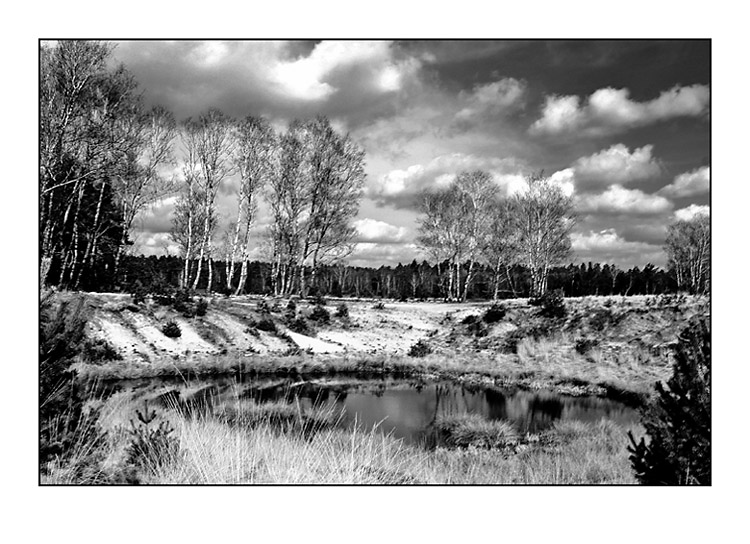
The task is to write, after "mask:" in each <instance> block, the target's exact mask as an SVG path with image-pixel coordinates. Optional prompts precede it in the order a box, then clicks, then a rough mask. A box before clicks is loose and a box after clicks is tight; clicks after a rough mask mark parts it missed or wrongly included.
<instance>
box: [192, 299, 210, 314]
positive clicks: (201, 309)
mask: <svg viewBox="0 0 750 544" xmlns="http://www.w3.org/2000/svg"><path fill="white" fill-rule="evenodd" d="M207 311H208V301H206V300H204V299H202V298H199V299H198V302H196V303H195V315H197V316H198V317H203V316H204V315H206V312H207Z"/></svg>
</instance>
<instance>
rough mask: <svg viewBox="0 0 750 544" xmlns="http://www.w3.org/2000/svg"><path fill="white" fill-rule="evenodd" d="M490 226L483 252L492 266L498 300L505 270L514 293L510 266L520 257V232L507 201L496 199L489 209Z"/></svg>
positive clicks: (494, 294)
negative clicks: (515, 227)
mask: <svg viewBox="0 0 750 544" xmlns="http://www.w3.org/2000/svg"><path fill="white" fill-rule="evenodd" d="M489 214H490V221H489V226H488V228H487V230H486V232H485V236H484V237H483V241H482V247H481V253H482V256H483V257H484V261H485V262H486V263H487V264H488V265H489V266H490V267H492V270H493V272H494V274H493V283H494V289H493V296H492V298H493V300H497V299H498V296H499V294H500V284H501V281H502V280H501V276H502V273H503V271H504V272H505V279H506V280H507V282H508V286H509V287H510V289H511V291H512V292H513V295H514V296H515V294H516V290H515V286H514V285H513V281H512V279H511V276H510V268H511V266H513V265H514V264H516V262H517V260H518V258H519V244H518V233H517V232H516V231H515V229H514V225H513V215H512V207H511V206H510V204H509V203H508V202H507V201H504V200H503V201H495V202H493V203H492V204H491V206H490V209H489Z"/></svg>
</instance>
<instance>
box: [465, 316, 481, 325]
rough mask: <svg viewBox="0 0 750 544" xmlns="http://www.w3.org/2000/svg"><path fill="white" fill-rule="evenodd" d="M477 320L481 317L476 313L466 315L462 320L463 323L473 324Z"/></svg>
mask: <svg viewBox="0 0 750 544" xmlns="http://www.w3.org/2000/svg"><path fill="white" fill-rule="evenodd" d="M477 321H479V317H478V316H476V315H474V314H472V315H467V316H466V317H464V318H463V319H462V320H461V323H462V324H464V325H473V324H474V323H476V322H477Z"/></svg>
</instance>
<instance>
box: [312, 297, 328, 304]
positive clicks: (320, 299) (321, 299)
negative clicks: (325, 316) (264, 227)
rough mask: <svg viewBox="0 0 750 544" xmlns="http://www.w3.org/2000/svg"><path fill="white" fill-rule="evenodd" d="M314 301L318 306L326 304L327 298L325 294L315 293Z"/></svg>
mask: <svg viewBox="0 0 750 544" xmlns="http://www.w3.org/2000/svg"><path fill="white" fill-rule="evenodd" d="M313 303H314V304H315V305H316V306H325V305H326V299H325V297H323V295H315V297H314V298H313Z"/></svg>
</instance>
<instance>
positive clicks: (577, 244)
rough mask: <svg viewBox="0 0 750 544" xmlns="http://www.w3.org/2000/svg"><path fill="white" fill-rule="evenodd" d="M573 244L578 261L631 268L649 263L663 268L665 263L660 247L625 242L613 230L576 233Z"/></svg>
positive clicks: (572, 237)
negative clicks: (605, 263)
mask: <svg viewBox="0 0 750 544" xmlns="http://www.w3.org/2000/svg"><path fill="white" fill-rule="evenodd" d="M571 244H572V246H573V251H575V253H576V257H577V259H578V260H580V261H584V262H585V261H592V262H610V263H615V264H617V265H618V266H620V267H624V268H629V267H631V266H643V264H645V263H647V262H650V263H652V264H654V265H657V266H661V265H663V264H664V261H665V257H664V252H663V250H662V248H661V246H660V245H655V244H649V243H646V242H632V241H629V240H625V239H624V238H623V237H621V236H620V235H619V234H618V233H617V231H616V230H615V229H612V228H610V229H604V230H602V231H599V232H594V231H589V232H574V233H573V234H572V235H571Z"/></svg>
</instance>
